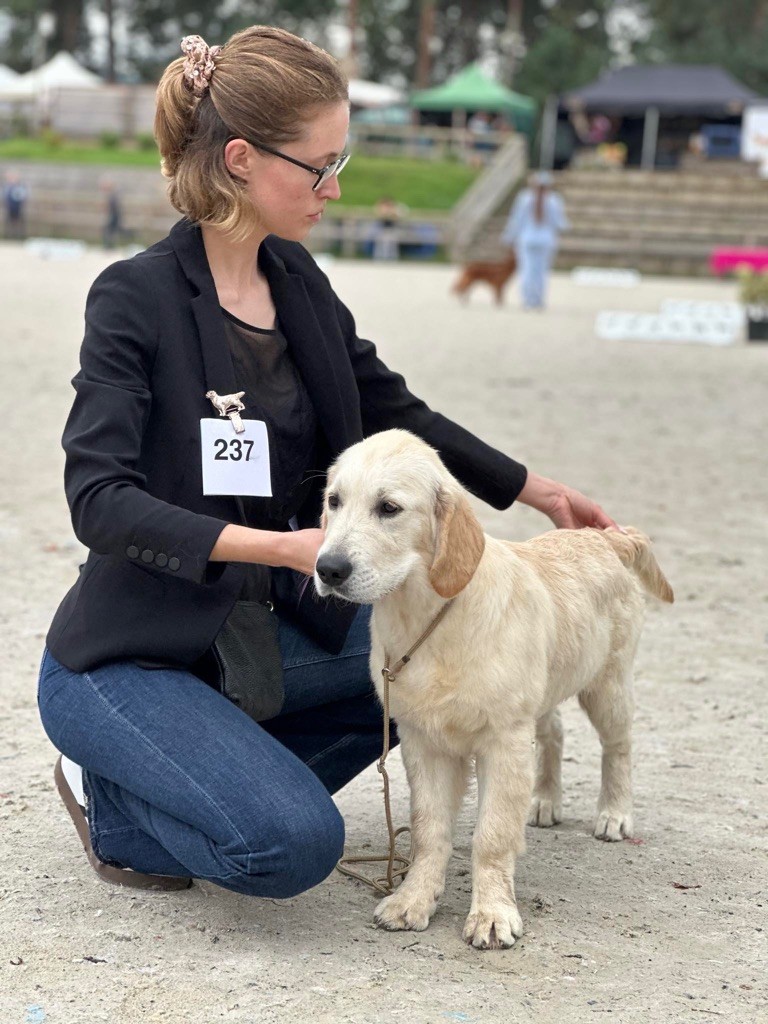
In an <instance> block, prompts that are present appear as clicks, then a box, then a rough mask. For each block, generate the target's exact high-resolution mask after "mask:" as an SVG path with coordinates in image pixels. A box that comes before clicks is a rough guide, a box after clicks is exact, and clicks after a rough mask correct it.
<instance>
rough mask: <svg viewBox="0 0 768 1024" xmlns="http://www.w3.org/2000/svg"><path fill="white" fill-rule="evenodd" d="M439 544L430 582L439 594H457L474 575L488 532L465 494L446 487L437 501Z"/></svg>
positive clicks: (440, 491)
mask: <svg viewBox="0 0 768 1024" xmlns="http://www.w3.org/2000/svg"><path fill="white" fill-rule="evenodd" d="M435 515H436V518H437V524H438V527H437V543H436V544H435V557H434V559H433V561H432V565H431V567H430V570H429V582H430V583H431V584H432V587H433V589H434V590H436V591H437V593H438V594H439V595H440V597H455V596H456V595H457V594H458V593H459V592H460V591H462V590H463V589H464V587H466V585H467V584H468V583H469V581H470V580H471V579H472V577H473V576H474V574H475V570H476V569H477V567H478V565H479V563H480V559H481V558H482V556H483V550H484V549H485V535H484V534H483V531H482V528H481V526H480V523H479V522H478V521H477V517H476V516H475V513H474V512H473V511H472V508H471V507H470V504H469V501H468V500H467V496H466V494H464V492H463V491H456V492H455V493H452V494H449V493H448V492H447V491H445V490H444V489H443V488H441V489H440V490H439V491H438V494H437V499H436V501H435Z"/></svg>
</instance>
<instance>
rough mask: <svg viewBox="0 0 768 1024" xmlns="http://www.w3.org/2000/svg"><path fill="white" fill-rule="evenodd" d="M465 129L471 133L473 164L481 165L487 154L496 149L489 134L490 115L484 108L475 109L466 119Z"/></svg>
mask: <svg viewBox="0 0 768 1024" xmlns="http://www.w3.org/2000/svg"><path fill="white" fill-rule="evenodd" d="M467 130H468V131H469V132H470V134H471V135H472V137H473V138H472V150H473V154H474V155H473V157H472V159H471V161H470V162H471V163H472V164H473V166H476V167H481V166H482V165H483V164H484V163H485V161H486V160H487V158H488V155H489V154H490V153H492V152H493V151H494V150H495V149H496V143H495V142H493V141H492V140H491V139H490V138H489V136H490V135H491V133H492V132H493V124H492V123H491V115H490V114H488V113H487V112H486V111H485V110H478V111H476V112H475V113H474V114H473V115H472V116H471V117H470V118H469V120H468V121H467Z"/></svg>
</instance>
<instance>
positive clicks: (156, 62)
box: [127, 0, 337, 80]
mask: <svg viewBox="0 0 768 1024" xmlns="http://www.w3.org/2000/svg"><path fill="white" fill-rule="evenodd" d="M127 6H128V8H129V11H130V23H131V30H132V41H131V47H130V53H129V54H128V56H129V59H130V60H131V62H132V63H133V65H134V66H135V67H136V68H137V70H138V71H139V73H140V75H141V77H142V78H145V79H148V80H155V79H157V78H158V76H159V75H160V74H161V72H162V70H163V68H164V67H165V66H166V65H167V64H168V62H169V61H170V60H173V58H174V57H178V56H181V51H180V49H179V41H180V40H181V38H182V37H183V36H185V35H192V34H198V35H201V36H203V37H204V39H205V40H206V42H207V43H209V44H210V45H213V44H214V43H223V42H225V41H226V40H227V39H228V38H229V37H230V36H231V35H232V34H233V33H234V32H237V31H239V30H240V29H242V28H247V26H248V25H279V26H280V27H281V28H285V29H288V31H289V32H296V33H297V34H299V35H303V36H306V37H307V38H309V39H312V41H313V42H316V43H318V44H320V45H322V44H323V42H325V26H326V24H327V22H328V19H329V17H330V15H331V14H333V13H335V11H336V7H337V0H241V2H240V3H238V4H237V5H234V4H232V3H230V2H228V0H195V2H194V3H190V2H189V0H130V2H129V3H128V4H127ZM148 50H150V51H151V56H146V53H147V51H148Z"/></svg>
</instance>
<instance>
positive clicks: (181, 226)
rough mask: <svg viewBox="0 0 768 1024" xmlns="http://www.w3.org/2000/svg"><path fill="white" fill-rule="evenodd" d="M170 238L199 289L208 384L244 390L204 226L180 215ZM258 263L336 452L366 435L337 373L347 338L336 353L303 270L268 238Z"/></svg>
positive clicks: (197, 311) (196, 304)
mask: <svg viewBox="0 0 768 1024" xmlns="http://www.w3.org/2000/svg"><path fill="white" fill-rule="evenodd" d="M170 240H171V244H172V245H173V248H174V251H175V253H176V256H177V258H178V260H179V263H180V264H181V267H182V270H183V271H184V274H185V276H186V277H187V279H188V280H189V281H190V282H191V283H192V284H193V286H194V287H195V288H196V289H197V295H196V296H194V298H193V299H192V310H193V312H194V316H195V320H196V321H197V327H198V331H199V334H200V347H201V350H202V357H203V366H204V369H205V384H206V390H207V391H211V390H212V391H216V392H218V394H220V395H228V394H231V393H232V392H233V391H240V390H243V388H242V387H241V385H240V382H238V381H236V380H235V371H234V368H233V365H232V357H231V355H230V352H229V346H228V344H227V339H226V336H225V333H224V319H223V317H222V315H221V310H220V307H219V299H218V296H217V294H216V286H215V285H214V282H213V276H212V275H211V271H210V267H209V266H208V258H207V256H206V254H205V246H204V245H203V236H202V233H201V231H200V228H199V227H197V226H196V225H194V224H192V223H190V222H189V221H188V220H181V221H179V222H178V223H177V224H176V225H174V227H173V228H172V229H171V233H170ZM259 267H260V269H261V271H262V273H263V274H264V275H265V277H266V278H267V281H268V282H269V288H270V291H271V292H272V299H273V301H274V303H275V308H276V309H277V315H278V317H279V319H280V326H281V328H282V330H283V332H284V334H285V337H286V340H287V342H288V347H289V350H290V353H291V358H292V359H293V361H294V363H295V364H296V368H297V370H298V371H299V373H300V374H301V377H302V379H303V381H304V383H305V385H306V387H307V391H308V393H309V396H310V399H311V401H312V404H313V406H314V408H315V412H316V413H317V418H318V421H319V424H320V427H321V429H322V430H323V432H324V434H325V436H326V439H327V441H328V444H329V446H330V449H331V453H332V455H333V457H335V456H336V455H338V454H339V453H340V452H342V451H343V450H344V449H345V448H346V447H348V445H350V444H354V443H355V442H356V441H359V440H361V439H362V436H363V435H362V425H361V422H360V412H359V408H358V404H357V396H356V395H350V394H349V391H350V389H349V387H347V388H346V389H345V388H344V387H343V385H342V383H341V382H340V379H339V372H340V370H341V368H342V366H343V359H344V357H345V356H346V352H345V351H343V340H342V339H339V342H338V344H339V346H340V347H341V349H342V350H340V351H339V354H338V356H337V358H336V359H334V358H333V355H332V351H331V347H329V339H328V338H326V335H325V334H324V332H323V329H322V327H321V325H320V323H319V321H318V318H317V314H316V312H315V309H314V307H313V305H312V302H311V300H310V297H309V295H308V294H307V288H306V285H305V283H304V279H303V278H302V277H301V276H300V275H299V274H291V273H289V272H288V270H287V269H286V267H285V264H284V263H283V261H282V260H281V259H280V257H279V256H277V255H276V254H274V253H272V252H271V251H270V249H269V246H268V243H267V242H265V243H262V245H261V247H260V249H259ZM353 383H354V382H353ZM345 392H346V398H347V400H346V401H345Z"/></svg>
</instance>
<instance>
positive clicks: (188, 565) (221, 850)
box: [39, 26, 611, 897]
mask: <svg viewBox="0 0 768 1024" xmlns="http://www.w3.org/2000/svg"><path fill="white" fill-rule="evenodd" d="M182 49H183V51H184V54H185V56H183V57H182V58H179V59H178V60H176V61H174V62H173V63H172V64H171V65H170V66H169V67H168V68H167V70H166V72H165V74H164V76H163V78H162V81H161V83H160V87H159V91H158V108H157V118H156V135H157V140H158V144H159V147H160V152H161V154H162V157H163V171H164V173H165V174H166V176H167V177H168V178H169V179H170V196H171V200H172V202H173V204H174V206H175V207H176V208H177V209H178V210H179V211H180V212H181V213H182V214H183V219H182V220H181V221H179V223H178V224H176V226H175V227H174V228H173V230H172V231H171V233H170V235H169V236H168V237H167V238H165V239H163V241H161V242H158V243H157V244H156V245H154V246H152V247H151V248H149V249H147V250H146V251H145V252H142V253H139V254H138V255H137V256H135V257H133V258H132V259H130V260H126V261H122V262H118V263H115V264H113V265H112V266H110V267H108V268H107V269H106V270H105V271H104V272H103V273H102V274H101V275H100V276H99V278H98V279H97V280H96V282H95V283H94V285H93V287H92V289H91V292H90V294H89V297H88V302H87V308H86V331H85V339H84V342H83V346H82V351H81V368H80V371H79V372H78V374H77V376H76V377H75V380H74V386H75V391H76V398H75V402H74V406H73V408H72V412H71V414H70V416H69V420H68V422H67V426H66V430H65V433H64V442H63V443H64V448H65V450H66V455H67V460H66V474H65V478H66V479H65V482H66V492H67V498H68V501H69V504H70V508H71V512H72V521H73V524H74V528H75V532H76V534H77V536H78V537H79V538H80V540H81V541H82V542H83V543H84V544H85V545H86V546H87V547H88V548H89V549H90V551H89V555H88V559H87V561H86V563H85V565H84V566H83V568H82V571H81V573H80V577H79V579H78V581H77V582H76V584H75V585H74V587H73V588H72V590H70V592H69V593H68V594H67V595H66V597H65V598H64V600H63V602H62V604H61V606H60V607H59V609H58V611H57V613H56V616H55V618H54V621H53V624H52V626H51V629H50V632H49V634H48V638H47V650H46V653H45V655H44V658H43V664H42V668H41V672H40V683H39V706H40V713H41V716H42V721H43V724H44V727H45V729H46V732H47V733H48V736H49V737H50V739H51V741H52V742H53V744H54V745H55V746H56V747H57V748H58V750H59V751H61V752H62V754H63V755H64V757H63V758H62V759H60V760H59V761H58V762H57V766H56V780H57V785H58V788H59V792H60V793H61V795H62V797H63V799H64V802H65V804H66V805H67V808H68V809H69V811H70V814H71V815H72V818H73V820H74V822H75V825H76V827H77V829H78V832H79V834H80V837H81V839H82V841H83V844H84V846H85V848H86V851H87V853H88V856H89V859H90V862H91V864H92V865H93V867H94V868H95V869H96V871H97V872H98V873H99V875H100V876H101V877H102V878H105V879H107V880H109V881H113V882H117V883H120V884H124V885H135V886H145V887H160V888H166V889H168V888H181V887H184V886H187V885H189V884H190V879H191V878H202V879H207V880H209V881H212V882H215V883H217V884H219V885H221V886H224V887H225V888H227V889H232V890H235V891H236V892H242V893H248V894H252V895H255V896H268V897H288V896H293V895H295V894H297V893H299V892H302V891H303V890H305V889H308V888H309V887H311V886H313V885H316V884H317V883H318V882H320V881H321V880H322V879H323V878H325V877H326V876H327V875H328V873H329V872H330V871H331V870H332V868H333V866H334V865H335V863H336V861H337V860H338V858H339V856H340V855H341V852H342V847H343V842H344V825H343V821H342V819H341V816H340V815H339V813H338V811H337V809H336V806H335V804H334V802H333V800H332V797H331V794H333V793H334V792H335V791H336V790H338V789H339V788H340V787H342V786H343V785H344V784H345V783H347V782H348V781H349V780H350V779H352V778H353V777H354V776H355V775H356V774H357V773H358V772H360V771H361V770H362V769H363V768H365V767H366V766H367V765H369V764H370V763H371V762H372V761H373V760H375V758H376V756H377V754H378V752H379V749H380V736H381V720H380V709H379V708H378V707H377V704H376V700H375V696H374V692H373V688H372V685H371V681H370V676H369V670H368V654H369V639H368V616H367V614H366V612H365V610H358V609H356V608H355V607H353V606H349V607H347V608H338V607H334V606H332V605H327V604H325V603H323V602H322V601H320V599H319V598H318V597H317V595H316V594H315V593H313V591H312V588H311V586H309V587H306V586H305V584H306V583H307V579H306V577H307V576H309V575H310V574H311V573H312V571H313V567H314V564H315V558H316V555H317V551H318V550H319V547H320V545H321V543H322V539H323V534H322V531H321V530H319V529H317V528H316V524H317V523H318V517H319V510H320V504H321V494H322V486H323V475H324V472H325V470H326V469H327V467H328V465H329V464H330V462H331V461H332V460H333V459H334V458H335V457H336V456H337V455H338V453H339V452H341V451H342V450H343V449H344V448H346V447H347V446H348V445H351V444H354V443H355V442H356V441H359V440H361V439H362V438H363V437H365V436H366V435H368V434H372V433H375V432H377V431H380V430H384V429H386V428H388V427H403V428H406V429H408V430H411V431H413V432H414V433H415V434H418V435H419V436H420V437H422V438H424V439H425V440H426V441H428V442H429V443H430V444H432V445H433V446H434V447H436V448H437V449H438V450H439V451H440V453H441V455H442V457H443V459H444V460H445V462H446V463H447V465H448V466H449V468H450V469H451V470H452V471H453V472H454V473H455V474H456V475H457V476H458V477H459V479H460V480H461V481H462V482H463V483H464V484H465V485H466V486H467V487H468V488H469V489H470V490H471V491H473V492H474V493H475V494H477V495H478V496H479V497H481V498H482V499H484V500H485V501H487V502H489V503H490V504H491V505H493V506H494V507H495V508H506V507H507V506H509V505H510V504H511V503H512V502H513V501H514V500H515V499H516V498H519V499H520V500H522V501H524V502H527V503H528V504H531V505H533V506H534V507H536V508H539V509H540V510H541V511H543V512H545V513H547V514H548V515H550V517H551V518H552V519H553V521H554V522H555V523H556V524H557V525H561V526H582V525H590V526H593V525H597V526H605V525H609V524H610V523H611V520H610V519H609V518H608V517H607V516H606V515H605V513H603V512H602V511H601V509H600V508H599V507H598V506H597V505H595V504H594V503H593V502H591V501H589V500H588V499H587V498H585V497H583V496H582V495H580V494H579V493H578V492H577V491H573V490H571V489H570V488H567V487H565V486H564V485H562V484H558V483H555V482H554V481H551V480H546V479H545V478H542V477H538V476H536V475H535V474H532V473H529V474H526V470H525V469H524V467H523V466H521V465H519V464H518V463H516V462H514V461H512V460H511V459H510V458H508V457H507V456H505V455H503V454H501V453H500V452H498V451H495V450H494V449H492V448H490V447H488V446H487V445H485V444H484V443H483V442H482V441H479V440H478V439H477V438H475V437H473V436H472V435H471V434H469V433H468V432H467V431H465V430H463V429H462V428H461V427H459V426H457V425H456V424H455V423H452V422H451V421H450V420H448V419H446V418H444V417H443V416H441V415H439V414H438V413H436V412H433V411H432V410H431V409H429V408H428V407H427V406H426V405H425V404H424V403H423V402H422V401H420V400H419V399H417V398H415V397H414V396H413V395H412V394H411V393H410V392H409V391H408V390H407V388H406V386H405V383H404V381H403V379H402V377H400V376H399V375H398V374H396V373H393V372H392V371H390V370H389V369H387V367H386V366H384V365H383V364H382V363H381V362H380V360H379V359H378V358H377V356H376V350H375V348H374V346H373V345H372V344H371V343H370V342H368V341H363V340H361V339H360V338H358V337H357V335H356V332H355V324H354V321H353V319H352V316H351V315H350V313H349V311H348V310H347V309H346V308H345V306H344V305H343V304H342V303H341V302H340V301H339V299H338V298H337V297H336V295H335V294H334V292H333V290H332V289H331V287H330V285H329V283H328V281H327V279H326V277H325V276H324V274H322V273H321V271H320V270H319V269H318V268H317V266H316V265H315V263H314V261H313V260H312V258H311V256H309V254H308V253H307V251H306V250H305V249H304V248H303V246H302V245H301V244H300V243H301V241H302V240H303V239H305V238H306V237H307V235H308V234H309V232H310V230H311V228H312V226H313V225H314V224H316V223H317V222H318V220H319V219H320V216H321V215H322V212H323V209H324V207H325V205H326V203H327V202H329V201H330V200H333V199H338V197H339V194H340V193H339V185H338V180H337V176H338V174H339V172H340V171H341V169H342V168H343V166H344V164H345V162H346V160H347V155H346V153H345V144H346V138H347V130H348V121H349V103H348V99H347V84H346V81H345V80H344V78H343V76H342V74H341V72H340V71H339V68H338V66H337V64H336V62H335V61H334V60H333V59H332V58H331V57H330V56H329V55H328V54H326V53H325V52H324V51H322V50H320V49H318V48H317V47H315V46H312V45H311V44H310V43H307V42H306V41H304V40H302V39H298V38H297V37H295V36H293V35H290V34H289V33H287V32H283V31H281V30H278V29H274V28H266V27H260V26H256V27H253V28H250V29H247V30H245V31H243V32H240V33H238V34H237V35H235V36H234V37H233V38H232V39H231V40H230V41H229V42H228V43H227V44H226V45H225V46H223V47H222V48H217V47H211V48H208V47H207V46H206V45H205V43H204V42H203V40H202V39H200V37H198V36H193V37H187V38H186V39H185V40H184V41H183V43H182ZM210 393H214V394H210ZM211 398H212V399H213V400H214V401H215V402H216V403H217V407H218V408H214V406H213V405H212V404H211V400H210V399H211ZM220 399H224V402H223V403H222V402H221V401H220ZM222 404H223V408H224V410H225V412H230V411H231V412H232V413H233V416H232V417H231V418H223V419H222V418H221V417H220V415H219V410H220V407H221V406H222ZM237 415H240V417H241V418H240V420H239V421H238V419H237ZM415 626H416V627H417V626H418V624H415ZM416 632H418V628H417V629H416Z"/></svg>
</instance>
